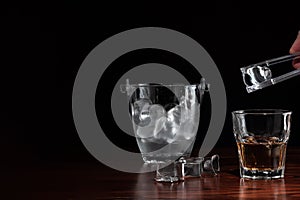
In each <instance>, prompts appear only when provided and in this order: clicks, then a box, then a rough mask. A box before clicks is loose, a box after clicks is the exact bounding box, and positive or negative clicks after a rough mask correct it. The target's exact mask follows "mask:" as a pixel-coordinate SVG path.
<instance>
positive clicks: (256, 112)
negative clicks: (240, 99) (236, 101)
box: [231, 108, 292, 115]
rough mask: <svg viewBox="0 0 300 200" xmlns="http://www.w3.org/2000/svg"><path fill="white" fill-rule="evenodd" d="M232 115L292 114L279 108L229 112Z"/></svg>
mask: <svg viewBox="0 0 300 200" xmlns="http://www.w3.org/2000/svg"><path fill="white" fill-rule="evenodd" d="M231 113H232V114H234V115H274V114H292V111H291V110H287V109H281V108H250V109H241V110H235V111H232V112H231Z"/></svg>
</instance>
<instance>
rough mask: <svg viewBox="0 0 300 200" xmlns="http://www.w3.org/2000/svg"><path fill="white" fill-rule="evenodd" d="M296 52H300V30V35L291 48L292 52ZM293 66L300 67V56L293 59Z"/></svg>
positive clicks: (299, 33) (299, 34)
mask: <svg viewBox="0 0 300 200" xmlns="http://www.w3.org/2000/svg"><path fill="white" fill-rule="evenodd" d="M296 52H300V31H299V32H298V36H297V38H296V39H295V41H294V43H293V44H292V46H291V48H290V53H291V54H293V53H296ZM293 66H294V67H295V68H297V69H300V59H299V58H296V59H295V60H293Z"/></svg>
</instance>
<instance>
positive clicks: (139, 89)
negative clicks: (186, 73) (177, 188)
mask: <svg viewBox="0 0 300 200" xmlns="http://www.w3.org/2000/svg"><path fill="white" fill-rule="evenodd" d="M208 87H209V85H208V84H207V83H205V79H204V78H202V79H201V81H200V83H199V84H194V85H185V84H172V85H162V84H151V83H146V84H130V83H129V80H128V79H127V83H126V85H121V91H122V92H124V93H127V96H128V101H129V115H130V118H131V120H132V124H133V130H134V133H135V136H136V140H137V144H138V146H139V150H140V152H141V154H142V158H143V160H144V162H145V163H168V162H173V161H175V160H177V159H178V158H180V157H182V156H184V157H189V156H190V154H191V151H192V148H193V145H194V142H195V138H196V134H197V130H198V125H199V120H200V119H199V118H200V104H201V100H202V97H203V94H204V92H205V91H207V90H208Z"/></svg>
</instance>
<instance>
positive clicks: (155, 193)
mask: <svg viewBox="0 0 300 200" xmlns="http://www.w3.org/2000/svg"><path fill="white" fill-rule="evenodd" d="M215 153H217V154H219V155H220V164H221V172H220V174H219V175H217V176H215V177H201V178H190V179H186V180H185V181H184V182H179V183H156V182H154V181H153V176H154V174H153V173H144V174H131V173H124V172H119V171H116V170H113V169H111V168H109V167H106V166H104V165H102V164H101V163H100V162H98V161H95V162H94V161H93V162H82V161H81V162H64V161H60V162H51V163H47V162H46V163H41V164H37V165H34V166H31V165H24V166H22V167H20V166H16V165H14V166H8V165H7V166H6V167H4V168H3V170H2V172H3V173H1V174H2V175H1V182H2V186H1V190H0V191H1V195H2V197H4V196H5V197H6V198H2V199H55V200H57V199H68V200H71V199H85V200H88V199H300V173H299V172H300V160H299V155H300V148H299V147H288V152H287V160H286V172H285V178H284V179H279V180H243V179H240V177H239V174H238V161H237V155H236V149H235V148H215V149H213V151H212V152H211V153H210V155H212V154H215ZM6 195H7V196H6ZM8 197H9V198H8Z"/></svg>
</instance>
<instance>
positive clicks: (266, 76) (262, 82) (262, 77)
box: [240, 52, 300, 93]
mask: <svg viewBox="0 0 300 200" xmlns="http://www.w3.org/2000/svg"><path fill="white" fill-rule="evenodd" d="M299 59H300V52H296V53H294V54H291V55H286V56H282V57H278V58H274V59H270V60H266V61H263V62H260V63H257V64H252V65H249V66H247V67H242V68H240V69H241V72H242V75H243V81H244V83H245V85H246V90H247V92H248V93H250V92H254V91H256V90H259V89H262V88H265V87H268V86H270V85H274V84H276V83H279V82H281V81H285V80H287V79H290V78H292V77H295V76H297V75H300V69H296V70H293V71H290V72H288V73H286V74H283V75H280V76H278V77H274V78H272V72H271V69H270V68H269V67H270V66H272V65H278V64H280V63H287V62H288V61H293V60H294V61H295V60H299Z"/></svg>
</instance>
